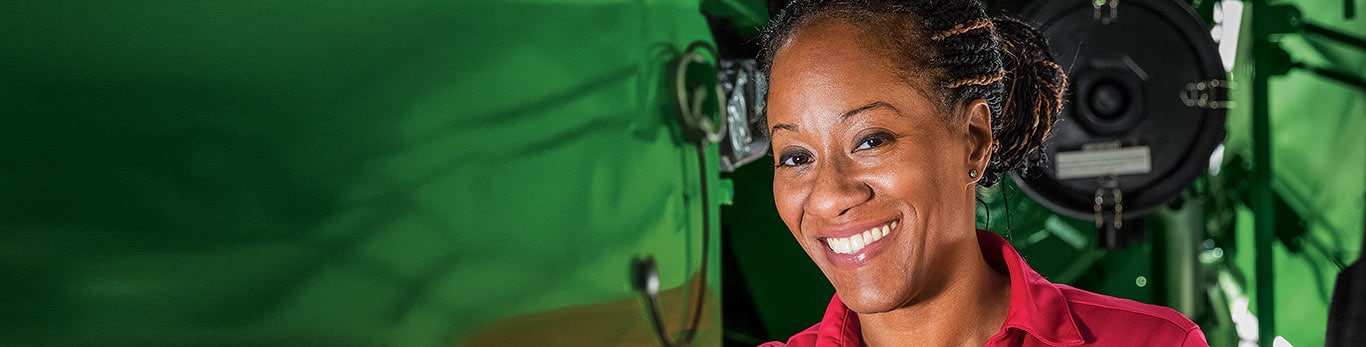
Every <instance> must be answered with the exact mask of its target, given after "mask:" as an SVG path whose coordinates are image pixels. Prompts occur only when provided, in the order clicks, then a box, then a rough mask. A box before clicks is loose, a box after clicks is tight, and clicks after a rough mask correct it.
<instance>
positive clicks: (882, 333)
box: [858, 231, 1010, 346]
mask: <svg viewBox="0 0 1366 347" xmlns="http://www.w3.org/2000/svg"><path fill="white" fill-rule="evenodd" d="M973 235H974V236H973V237H972V238H970V239H971V240H973V241H974V242H972V243H971V244H970V245H959V247H954V248H955V249H954V250H953V253H954V254H953V257H952V259H953V260H954V261H953V264H952V265H950V266H952V267H954V268H955V269H953V271H950V273H951V274H953V275H951V276H950V277H948V278H946V280H947V281H948V282H947V283H946V285H945V286H944V290H942V291H938V293H939V294H937V295H935V296H933V297H929V298H917V299H916V300H915V301H913V302H912V303H911V304H910V305H907V306H905V307H901V308H898V309H895V310H892V311H887V312H881V313H873V314H859V317H858V319H859V325H860V327H861V329H862V335H863V341H864V343H865V344H866V345H868V346H901V345H906V344H907V343H908V342H914V343H913V344H915V345H925V346H955V345H956V346H981V345H983V344H985V343H986V342H987V340H988V339H990V338H991V337H992V336H994V335H996V333H997V332H999V331H1000V329H1001V326H1002V324H1004V323H1005V317H1006V312H1007V310H1008V309H1009V307H1010V279H1009V275H1006V274H1002V273H998V272H996V270H994V269H992V268H991V266H990V265H988V264H987V262H986V260H985V259H984V258H983V257H982V251H981V249H980V248H979V246H978V245H977V242H975V241H976V239H977V238H976V234H975V231H974V234H973Z"/></svg>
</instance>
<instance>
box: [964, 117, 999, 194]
mask: <svg viewBox="0 0 1366 347" xmlns="http://www.w3.org/2000/svg"><path fill="white" fill-rule="evenodd" d="M959 112H962V113H963V114H961V115H960V116H959V117H960V118H959V119H963V120H964V124H963V126H964V127H965V129H964V131H963V133H962V134H963V136H964V137H965V140H967V141H965V143H967V146H968V148H967V153H968V157H967V158H966V159H967V161H965V162H964V163H963V176H964V177H967V175H968V174H967V172H968V170H977V173H978V175H977V177H974V178H971V182H972V184H976V183H977V180H979V179H981V178H982V176H981V175H982V174H984V173H985V172H986V168H987V162H988V161H989V160H991V152H992V151H993V150H994V149H995V146H994V144H995V141H993V138H992V136H991V107H989V106H987V102H986V100H982V99H976V100H972V101H968V102H967V103H965V104H964V105H963V106H962V107H961V108H959Z"/></svg>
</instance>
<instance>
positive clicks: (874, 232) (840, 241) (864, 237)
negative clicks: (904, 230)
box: [825, 221, 896, 254]
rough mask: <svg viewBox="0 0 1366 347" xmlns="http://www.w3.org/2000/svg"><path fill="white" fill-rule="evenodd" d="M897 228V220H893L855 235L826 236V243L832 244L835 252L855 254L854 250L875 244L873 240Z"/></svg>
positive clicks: (831, 248)
mask: <svg viewBox="0 0 1366 347" xmlns="http://www.w3.org/2000/svg"><path fill="white" fill-rule="evenodd" d="M895 229H896V221H892V222H891V223H889V224H884V225H882V226H879V227H874V228H872V229H868V230H865V231H863V232H862V233H858V234H854V235H853V236H849V237H838V238H836V237H831V238H826V239H825V244H826V245H828V246H830V250H831V251H834V252H835V253H839V254H853V253H854V252H858V251H859V250H861V249H863V247H867V246H868V245H871V244H873V242H877V241H878V240H881V239H882V238H883V237H885V236H887V234H889V233H891V232H892V230H895Z"/></svg>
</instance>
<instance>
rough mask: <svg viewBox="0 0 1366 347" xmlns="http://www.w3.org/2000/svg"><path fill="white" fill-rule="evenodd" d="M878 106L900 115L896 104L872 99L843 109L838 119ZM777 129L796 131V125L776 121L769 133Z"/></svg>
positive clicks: (877, 107)
mask: <svg viewBox="0 0 1366 347" xmlns="http://www.w3.org/2000/svg"><path fill="white" fill-rule="evenodd" d="M879 108H885V109H891V110H892V111H893V112H896V113H897V115H901V110H899V109H897V108H896V106H892V104H889V103H887V102H885V101H874V102H872V103H869V104H867V105H863V106H859V107H856V108H854V109H852V110H848V111H845V112H844V113H841V114H840V120H845V119H848V118H849V117H853V116H857V115H859V114H862V113H863V112H864V111H868V110H872V109H879ZM779 129H782V130H787V131H792V132H796V131H797V126H796V125H792V124H787V123H778V124H774V125H773V129H772V130H769V133H770V134H771V133H773V132H775V131H778V130H779Z"/></svg>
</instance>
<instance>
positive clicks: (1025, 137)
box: [762, 0, 1067, 186]
mask: <svg viewBox="0 0 1366 347" xmlns="http://www.w3.org/2000/svg"><path fill="white" fill-rule="evenodd" d="M832 19H838V20H843V21H845V22H848V23H850V24H852V25H854V26H856V27H858V28H859V29H861V30H863V31H864V32H865V33H866V34H868V35H865V38H871V39H874V40H878V42H876V43H878V44H880V45H881V46H880V47H882V48H884V50H885V51H886V52H884V53H886V54H889V55H891V57H892V58H893V59H894V61H896V62H898V64H899V66H898V69H899V70H900V72H901V75H902V76H903V78H904V79H906V80H908V82H909V83H913V84H917V85H916V86H917V87H925V88H927V90H926V91H927V92H928V93H927V94H928V95H929V96H930V97H931V98H932V101H935V102H936V103H937V104H938V105H939V107H940V108H941V109H943V110H945V111H952V110H955V109H956V108H957V107H959V106H960V105H964V104H966V102H969V101H972V100H977V99H982V100H984V101H986V104H987V107H988V108H989V109H990V110H991V121H992V137H993V141H994V142H993V143H992V145H991V146H992V156H991V160H990V161H989V162H988V164H987V168H986V172H984V173H983V175H982V176H981V179H979V180H978V184H980V185H982V186H991V185H993V184H995V183H996V182H998V181H999V180H1000V175H1001V174H1004V173H1007V172H1011V171H1018V172H1021V173H1023V174H1028V173H1029V170H1030V169H1031V168H1033V167H1036V166H1038V165H1041V164H1043V158H1044V156H1043V155H1041V153H1042V151H1043V144H1044V140H1045V139H1046V138H1047V137H1048V135H1049V134H1050V133H1051V132H1052V127H1053V123H1054V119H1055V117H1056V115H1057V113H1058V112H1059V111H1060V110H1061V108H1062V101H1063V92H1064V91H1065V90H1066V88H1067V75H1066V73H1065V71H1063V69H1062V67H1060V66H1058V64H1057V63H1055V62H1054V61H1053V57H1052V56H1051V55H1050V54H1049V52H1048V49H1047V43H1046V42H1045V41H1044V39H1043V36H1042V35H1041V34H1039V32H1038V31H1037V30H1035V29H1034V28H1032V27H1030V26H1029V25H1027V24H1025V23H1022V22H1020V21H1017V20H1014V19H1010V18H1004V17H1003V18H991V17H988V16H987V15H986V13H985V11H984V10H983V9H982V6H981V4H980V3H978V2H977V1H975V0H909V1H907V0H902V1H896V0H795V1H793V2H791V3H789V4H788V5H787V7H786V8H784V9H783V10H782V11H781V13H779V15H778V16H777V17H776V18H775V19H774V20H773V21H772V23H771V25H770V27H769V29H768V31H766V32H765V33H764V35H763V52H762V53H763V56H762V60H763V62H764V69H765V70H766V72H767V71H768V70H769V69H771V67H772V65H773V57H774V56H775V55H776V53H777V51H778V50H779V49H781V48H783V46H784V45H785V44H787V42H788V41H789V39H790V38H791V37H792V36H793V35H794V34H795V33H796V32H797V31H799V30H801V29H802V28H804V27H806V26H809V25H813V24H815V23H819V22H822V21H826V20H832ZM926 48H929V49H926ZM944 113H945V114H956V113H955V112H944Z"/></svg>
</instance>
